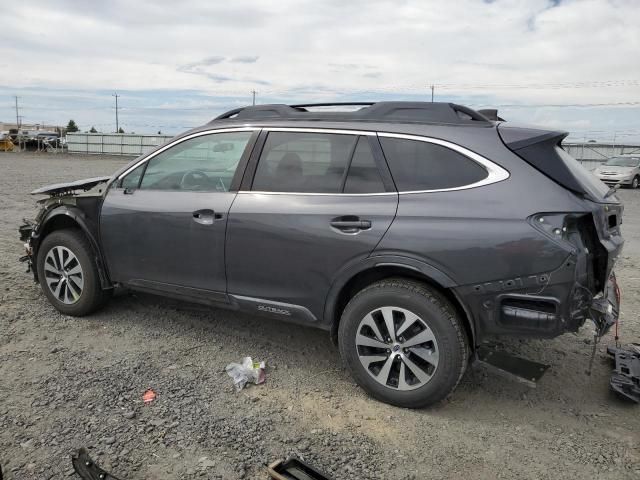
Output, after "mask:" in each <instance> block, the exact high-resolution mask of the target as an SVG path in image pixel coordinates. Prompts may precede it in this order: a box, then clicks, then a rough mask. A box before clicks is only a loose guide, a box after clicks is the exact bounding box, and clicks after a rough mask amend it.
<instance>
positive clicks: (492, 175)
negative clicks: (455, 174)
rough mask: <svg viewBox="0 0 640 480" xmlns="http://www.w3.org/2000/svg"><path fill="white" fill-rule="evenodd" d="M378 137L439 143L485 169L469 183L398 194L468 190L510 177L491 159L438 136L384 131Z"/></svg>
mask: <svg viewBox="0 0 640 480" xmlns="http://www.w3.org/2000/svg"><path fill="white" fill-rule="evenodd" d="M378 136H379V137H386V138H401V139H404V140H414V141H418V142H427V143H433V144H436V145H440V146H443V147H446V148H449V149H451V150H453V151H455V152H458V153H460V154H461V155H464V156H465V157H467V158H469V159H470V160H472V161H474V162H476V163H479V164H480V165H482V167H483V168H484V169H485V170H486V171H487V173H488V175H487V176H486V177H485V178H483V179H482V180H480V181H478V182H474V183H470V184H468V185H461V186H459V187H451V188H438V189H432V190H403V191H399V192H398V193H400V194H412V193H437V192H455V191H458V190H468V189H470V188H476V187H483V186H485V185H491V184H492V183H498V182H502V181H503V180H506V179H507V178H509V177H510V173H509V171H508V170H506V169H504V168H502V167H501V166H500V165H497V164H495V163H493V162H492V161H491V160H489V159H487V158H485V157H483V156H482V155H479V154H477V153H476V152H474V151H472V150H469V149H468V148H465V147H463V146H460V145H458V144H456V143H452V142H449V141H446V140H440V139H438V138H431V137H424V136H421V135H407V134H403V133H386V132H378Z"/></svg>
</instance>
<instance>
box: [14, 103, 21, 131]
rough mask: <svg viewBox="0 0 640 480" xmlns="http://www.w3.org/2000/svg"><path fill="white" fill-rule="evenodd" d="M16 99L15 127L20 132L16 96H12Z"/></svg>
mask: <svg viewBox="0 0 640 480" xmlns="http://www.w3.org/2000/svg"><path fill="white" fill-rule="evenodd" d="M14 97H15V99H16V127H17V129H18V131H20V114H19V113H18V96H17V95H14Z"/></svg>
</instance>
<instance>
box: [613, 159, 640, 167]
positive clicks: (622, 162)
mask: <svg viewBox="0 0 640 480" xmlns="http://www.w3.org/2000/svg"><path fill="white" fill-rule="evenodd" d="M605 165H607V166H609V167H637V166H638V165H640V157H613V158H610V159H609V160H607V161H606V163H605Z"/></svg>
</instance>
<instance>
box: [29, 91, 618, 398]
mask: <svg viewBox="0 0 640 480" xmlns="http://www.w3.org/2000/svg"><path fill="white" fill-rule="evenodd" d="M318 106H323V105H318V104H316V105H293V106H289V105H262V106H255V107H246V108H239V109H236V110H232V111H230V112H227V113H225V114H223V115H221V116H219V117H218V118H216V119H215V120H213V121H211V122H210V123H208V124H207V125H204V126H202V127H199V128H196V129H193V130H190V131H189V132H186V133H184V134H182V135H179V136H178V137H176V138H174V139H173V140H171V141H169V142H168V143H166V144H165V145H162V146H160V147H158V148H157V149H155V150H154V151H152V152H150V153H148V154H145V155H143V156H141V157H139V158H137V159H135V160H134V161H133V162H131V163H130V164H129V165H127V166H126V167H124V168H122V169H121V170H120V171H118V172H116V173H115V174H114V175H113V176H111V177H104V178H92V179H87V180H82V181H78V182H72V183H66V184H58V185H51V186H48V187H44V188H41V189H38V190H36V191H34V192H33V193H34V194H42V195H46V197H45V198H43V199H42V200H40V203H41V209H40V211H39V213H38V215H37V217H36V219H35V220H33V221H27V222H26V223H25V225H23V226H22V227H21V228H20V233H21V238H22V240H23V241H24V242H25V247H26V255H25V256H24V257H23V260H24V261H27V262H28V263H29V266H30V267H31V266H32V265H33V274H34V277H35V279H36V281H39V282H40V285H41V286H42V290H43V292H44V293H45V295H46V296H47V298H48V299H49V301H50V302H51V303H52V304H53V305H54V306H55V307H56V308H57V309H58V310H59V311H60V312H62V313H64V314H68V315H87V314H89V313H91V312H93V311H94V310H96V309H97V308H99V307H100V306H101V305H103V303H104V302H105V301H106V300H107V299H108V298H109V296H110V293H111V292H112V291H113V290H114V289H115V288H125V289H130V290H140V291H145V292H151V293H156V294H160V295H164V296H171V297H176V298H179V299H183V300H187V301H193V302H200V303H204V304H210V305H219V306H224V307H227V308H232V309H237V310H241V311H245V312H248V313H250V314H261V315H266V316H270V317H273V318H279V319H282V320H285V321H290V322H295V323H299V324H303V325H309V326H312V327H317V328H321V329H324V330H327V331H328V332H330V335H331V336H332V338H333V339H334V341H335V342H336V343H337V344H338V345H339V350H340V354H341V356H342V359H343V361H344V363H345V364H346V366H347V367H348V369H349V371H350V372H351V374H352V375H353V377H354V378H355V379H356V381H357V382H358V383H359V384H360V385H361V386H362V387H363V388H364V389H365V390H366V391H367V392H369V393H370V394H371V395H372V396H374V397H376V398H378V399H380V400H382V401H385V402H388V403H391V404H395V405H399V406H404V407H419V406H425V405H429V404H432V403H434V402H437V401H439V400H441V399H443V398H444V397H446V396H447V395H449V394H450V393H451V392H452V391H453V389H454V388H455V387H456V385H457V383H458V382H459V381H460V378H461V377H462V375H463V374H464V372H465V369H466V367H467V365H468V364H469V363H470V361H473V360H474V359H477V351H478V347H479V346H480V345H481V344H482V343H483V342H484V341H485V340H486V339H487V338H490V337H493V336H496V335H515V336H527V337H538V338H541V337H543V338H551V337H555V336H557V335H560V334H562V333H564V332H573V331H576V330H577V329H578V328H579V327H580V326H582V325H583V323H584V322H585V321H586V320H587V319H590V320H592V321H593V322H594V323H595V325H596V327H597V331H598V333H599V334H600V335H602V334H603V333H604V332H606V331H607V330H608V329H609V328H610V327H611V325H612V324H613V323H615V322H616V321H617V312H618V305H619V292H618V289H617V286H616V285H615V276H614V275H613V272H612V270H613V266H614V262H615V260H616V257H617V256H618V255H619V253H620V251H621V248H622V244H623V240H622V237H621V234H620V223H621V215H622V205H621V204H620V202H619V201H618V199H617V198H616V196H615V191H614V190H613V191H610V190H609V189H608V187H607V186H605V185H604V184H603V183H601V182H600V181H599V180H597V179H596V178H595V177H593V175H591V174H590V173H589V172H587V171H586V170H584V169H583V168H582V167H581V166H580V165H579V164H578V163H577V162H576V161H575V160H574V159H573V158H571V157H570V156H569V155H568V154H567V153H566V152H565V151H564V150H563V149H562V147H561V141H562V139H563V138H564V137H565V135H566V133H564V132H558V131H549V130H541V129H535V128H526V127H519V126H515V125H511V124H509V123H505V122H502V121H500V119H498V118H497V116H495V115H493V116H492V112H488V113H487V114H486V115H485V114H483V113H480V112H477V111H474V110H471V109H469V108H466V107H463V106H460V105H455V104H450V103H419V102H379V103H371V104H358V105H357V106H358V107H360V108H359V109H357V110H351V111H344V109H343V111H329V112H327V111H326V110H325V111H322V110H320V111H319V109H317V108H315V107H318ZM333 108H334V109H335V108H338V107H336V105H333ZM494 113H495V112H494ZM229 328H233V327H232V326H230V327H229Z"/></svg>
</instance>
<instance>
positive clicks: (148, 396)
mask: <svg viewBox="0 0 640 480" xmlns="http://www.w3.org/2000/svg"><path fill="white" fill-rule="evenodd" d="M157 396H158V395H156V392H154V391H153V390H151V389H149V390H147V391H146V392H144V393H143V394H142V401H143V402H144V403H145V405H146V404H149V403H151V402H153V401H154V400H155V399H156V397H157Z"/></svg>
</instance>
